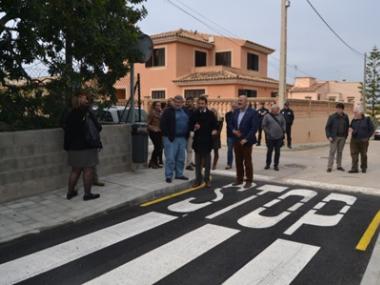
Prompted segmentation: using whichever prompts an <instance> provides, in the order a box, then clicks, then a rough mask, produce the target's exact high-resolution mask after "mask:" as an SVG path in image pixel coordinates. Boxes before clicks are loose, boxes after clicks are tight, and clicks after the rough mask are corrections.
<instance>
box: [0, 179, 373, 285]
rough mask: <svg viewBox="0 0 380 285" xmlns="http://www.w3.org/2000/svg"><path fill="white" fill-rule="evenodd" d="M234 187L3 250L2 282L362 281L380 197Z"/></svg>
mask: <svg viewBox="0 0 380 285" xmlns="http://www.w3.org/2000/svg"><path fill="white" fill-rule="evenodd" d="M230 183H232V179H231V178H226V177H214V180H213V188H212V189H201V190H196V191H193V192H190V193H187V194H184V195H181V196H178V197H175V198H172V199H168V200H166V201H163V202H160V203H156V204H152V205H149V206H145V207H141V206H138V207H133V208H121V209H116V210H113V211H110V212H108V213H105V214H103V215H99V216H97V217H94V218H91V219H88V220H85V221H81V222H79V223H73V224H68V225H65V226H62V227H59V228H55V229H52V230H46V231H43V232H42V233H39V234H35V235H30V236H26V237H23V238H21V239H18V240H15V241H12V242H9V243H6V244H1V245H0V253H1V254H0V284H14V283H20V284H83V283H86V284H134V285H137V284H138V285H141V284H181V285H182V284H184V285H185V284H192V285H194V284H236V285H242V284H250V285H252V284H303V285H304V284H323V285H326V284H334V285H336V284H345V285H347V284H360V281H361V279H362V277H363V274H364V272H365V270H366V267H367V264H368V262H369V259H370V256H371V252H372V250H373V247H374V239H375V236H376V234H375V236H374V237H373V238H372V239H370V240H368V242H369V241H372V242H369V243H368V247H367V249H366V250H361V251H359V250H357V249H356V247H357V245H358V243H359V241H360V240H362V236H363V233H364V232H365V231H366V229H367V228H368V226H369V224H370V223H371V221H372V220H373V218H374V216H375V215H376V213H377V212H378V211H379V210H380V197H376V196H366V195H362V194H352V193H342V192H331V191H324V190H323V189H312V188H307V189H305V188H304V187H296V186H287V185H279V184H275V183H268V182H265V183H264V182H262V183H261V182H260V183H257V185H255V186H254V187H252V188H251V189H244V188H237V187H232V186H231V185H230ZM92 206H96V203H93V204H92ZM362 242H363V240H362Z"/></svg>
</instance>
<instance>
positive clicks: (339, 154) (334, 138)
mask: <svg viewBox="0 0 380 285" xmlns="http://www.w3.org/2000/svg"><path fill="white" fill-rule="evenodd" d="M374 132H375V127H374V125H373V122H372V120H371V118H369V117H366V116H364V110H363V108H362V107H361V106H357V107H355V109H354V117H353V119H352V120H351V122H350V121H349V118H348V115H347V114H346V113H345V112H344V104H342V103H337V104H336V112H335V113H334V114H332V115H330V117H329V118H328V120H327V123H326V137H327V138H328V140H329V141H330V153H329V160H328V165H327V172H331V171H332V169H333V165H334V159H335V157H336V165H337V170H339V171H345V169H344V168H343V167H342V158H343V149H344V146H345V144H346V140H347V137H348V135H349V133H351V141H350V153H351V159H352V165H351V169H350V170H349V171H348V172H349V173H359V156H360V168H361V171H362V172H363V173H366V172H367V168H368V157H367V151H368V146H369V140H370V138H371V137H372V135H373V134H374Z"/></svg>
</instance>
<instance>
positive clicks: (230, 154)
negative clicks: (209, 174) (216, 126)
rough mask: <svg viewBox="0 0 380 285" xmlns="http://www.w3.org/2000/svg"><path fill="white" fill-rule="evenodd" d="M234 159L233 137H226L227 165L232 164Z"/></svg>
mask: <svg viewBox="0 0 380 285" xmlns="http://www.w3.org/2000/svg"><path fill="white" fill-rule="evenodd" d="M233 161H234V138H232V137H227V165H229V166H232V163H233Z"/></svg>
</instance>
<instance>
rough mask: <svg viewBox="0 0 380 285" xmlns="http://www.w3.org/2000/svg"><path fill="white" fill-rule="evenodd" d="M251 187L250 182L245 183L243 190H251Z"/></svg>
mask: <svg viewBox="0 0 380 285" xmlns="http://www.w3.org/2000/svg"><path fill="white" fill-rule="evenodd" d="M251 187H252V182H246V183H245V184H244V188H251Z"/></svg>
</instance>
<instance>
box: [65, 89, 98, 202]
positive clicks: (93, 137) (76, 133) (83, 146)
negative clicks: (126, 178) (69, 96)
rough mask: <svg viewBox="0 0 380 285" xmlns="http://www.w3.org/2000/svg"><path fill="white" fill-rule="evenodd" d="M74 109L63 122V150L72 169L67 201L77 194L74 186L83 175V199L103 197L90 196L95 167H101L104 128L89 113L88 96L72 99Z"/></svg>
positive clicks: (82, 95) (91, 194) (92, 194)
mask: <svg viewBox="0 0 380 285" xmlns="http://www.w3.org/2000/svg"><path fill="white" fill-rule="evenodd" d="M72 105H73V106H72V107H73V109H72V110H71V111H70V112H69V114H68V115H67V117H66V120H65V123H64V131H65V136H64V149H65V150H66V151H67V154H68V164H69V166H71V173H70V176H69V183H68V188H69V189H68V192H67V195H66V198H67V199H68V200H70V199H72V198H73V197H75V196H77V195H78V192H77V191H76V190H75V186H76V184H77V182H78V180H79V177H80V175H81V173H82V172H83V185H84V196H83V200H85V201H87V200H92V199H97V198H99V197H100V195H99V194H94V193H91V186H92V182H93V179H94V167H95V166H96V165H97V164H98V162H99V159H98V150H99V149H100V148H101V147H102V145H101V142H100V135H99V132H100V131H101V129H102V127H101V125H100V124H99V123H98V121H97V119H96V117H95V115H94V114H93V113H92V112H91V111H90V108H89V102H88V98H87V96H86V95H84V94H81V95H79V96H75V97H73V100H72Z"/></svg>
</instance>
